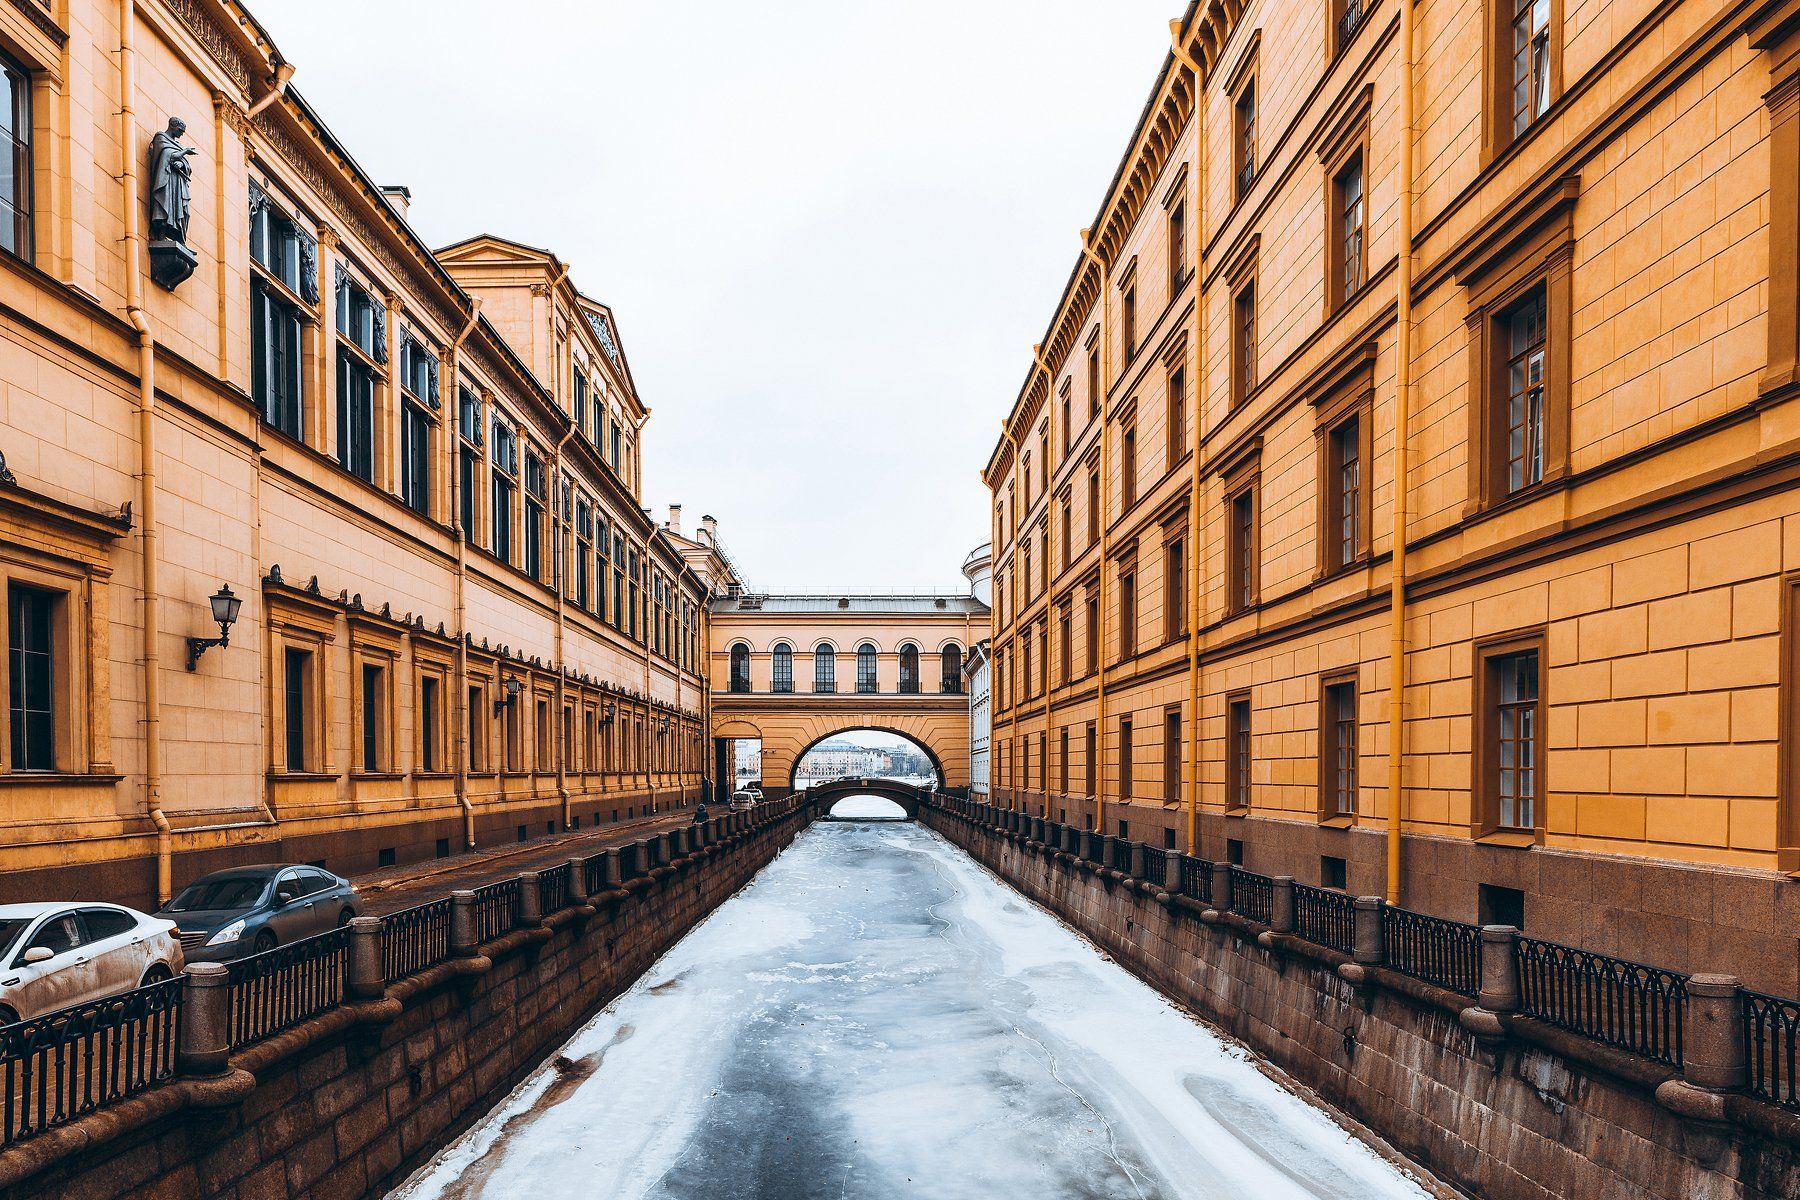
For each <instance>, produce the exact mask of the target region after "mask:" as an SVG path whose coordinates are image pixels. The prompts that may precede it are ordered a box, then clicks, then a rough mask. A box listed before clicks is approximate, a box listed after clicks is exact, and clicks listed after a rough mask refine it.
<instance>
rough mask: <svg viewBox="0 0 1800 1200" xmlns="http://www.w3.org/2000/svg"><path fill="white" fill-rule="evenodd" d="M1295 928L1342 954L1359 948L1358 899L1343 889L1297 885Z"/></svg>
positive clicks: (1306, 936)
mask: <svg viewBox="0 0 1800 1200" xmlns="http://www.w3.org/2000/svg"><path fill="white" fill-rule="evenodd" d="M1294 932H1295V933H1297V934H1299V935H1300V936H1301V937H1303V938H1305V939H1306V940H1307V941H1309V942H1313V943H1315V944H1317V945H1320V946H1329V947H1330V948H1331V949H1333V950H1336V951H1337V952H1338V953H1340V954H1353V953H1355V951H1356V901H1355V900H1354V899H1352V898H1351V897H1350V896H1348V895H1346V894H1344V893H1343V892H1335V891H1332V890H1331V889H1330V888H1321V887H1313V886H1312V885H1311V884H1308V883H1296V884H1295V885H1294Z"/></svg>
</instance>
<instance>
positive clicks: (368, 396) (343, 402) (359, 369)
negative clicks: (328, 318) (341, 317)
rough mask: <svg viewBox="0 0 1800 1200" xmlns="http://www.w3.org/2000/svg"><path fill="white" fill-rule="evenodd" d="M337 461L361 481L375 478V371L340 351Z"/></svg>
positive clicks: (352, 356)
mask: <svg viewBox="0 0 1800 1200" xmlns="http://www.w3.org/2000/svg"><path fill="white" fill-rule="evenodd" d="M337 401H338V462H339V463H341V464H342V465H343V468H344V470H346V471H348V472H350V473H351V474H352V475H354V476H356V477H357V478H358V479H365V480H368V481H370V482H373V481H374V479H375V372H374V371H373V370H371V369H370V368H369V366H368V364H366V363H364V362H362V361H361V360H360V359H358V358H357V357H356V356H355V355H353V354H351V353H350V351H348V350H345V349H343V348H341V347H340V348H339V349H338V358H337Z"/></svg>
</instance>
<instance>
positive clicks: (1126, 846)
mask: <svg viewBox="0 0 1800 1200" xmlns="http://www.w3.org/2000/svg"><path fill="white" fill-rule="evenodd" d="M1112 869H1113V870H1115V871H1119V872H1122V873H1124V874H1127V875H1129V874H1130V873H1131V843H1130V842H1128V841H1126V840H1125V839H1124V838H1114V839H1113V841H1112Z"/></svg>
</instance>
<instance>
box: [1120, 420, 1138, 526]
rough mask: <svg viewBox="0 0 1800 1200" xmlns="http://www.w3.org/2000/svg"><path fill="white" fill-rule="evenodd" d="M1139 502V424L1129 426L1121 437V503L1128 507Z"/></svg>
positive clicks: (1125, 507)
mask: <svg viewBox="0 0 1800 1200" xmlns="http://www.w3.org/2000/svg"><path fill="white" fill-rule="evenodd" d="M1136 503H1137V426H1135V425H1131V426H1127V427H1126V429H1125V435H1124V436H1123V437H1122V438H1120V439H1119V505H1120V508H1121V509H1128V508H1130V507H1131V506H1132V505H1133V504H1136Z"/></svg>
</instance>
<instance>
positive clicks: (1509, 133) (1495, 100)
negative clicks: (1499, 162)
mask: <svg viewBox="0 0 1800 1200" xmlns="http://www.w3.org/2000/svg"><path fill="white" fill-rule="evenodd" d="M1518 2H1519V0H1487V5H1486V12H1485V14H1484V24H1485V27H1486V36H1487V50H1486V53H1485V54H1484V56H1483V58H1484V60H1485V62H1484V68H1483V69H1484V73H1485V75H1486V77H1487V81H1486V82H1487V86H1486V88H1485V89H1484V91H1485V95H1484V107H1485V109H1486V120H1485V121H1484V122H1483V135H1484V136H1483V139H1482V157H1481V165H1482V166H1484V167H1485V166H1487V165H1488V164H1489V163H1491V162H1492V161H1493V160H1494V159H1496V158H1498V157H1499V156H1500V155H1502V154H1504V153H1505V152H1506V151H1507V150H1509V149H1510V148H1511V147H1513V146H1515V145H1517V144H1519V143H1521V142H1523V141H1525V140H1526V139H1527V138H1529V137H1530V136H1531V135H1532V134H1534V133H1536V132H1537V131H1538V130H1539V129H1541V128H1543V126H1544V124H1545V123H1546V122H1547V121H1548V120H1549V119H1550V118H1551V117H1552V116H1553V114H1554V112H1555V109H1556V104H1557V101H1558V100H1560V99H1561V98H1562V94H1563V76H1562V73H1563V45H1562V32H1563V8H1564V5H1563V0H1542V2H1543V3H1544V4H1545V5H1546V7H1547V8H1548V10H1549V13H1548V17H1547V19H1546V21H1545V34H1546V50H1547V58H1548V62H1547V70H1546V80H1545V89H1546V99H1545V103H1544V107H1543V109H1542V110H1541V111H1539V112H1536V113H1534V114H1533V115H1532V116H1531V117H1530V119H1529V120H1527V121H1526V122H1525V124H1524V126H1523V127H1520V126H1519V123H1518V113H1517V111H1516V110H1515V108H1514V106H1513V105H1514V86H1515V84H1514V71H1515V68H1514V55H1515V51H1514V49H1513V30H1514V24H1515V20H1516V10H1517V7H1518ZM1526 2H1527V4H1528V6H1531V7H1535V4H1534V3H1533V0H1526Z"/></svg>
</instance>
